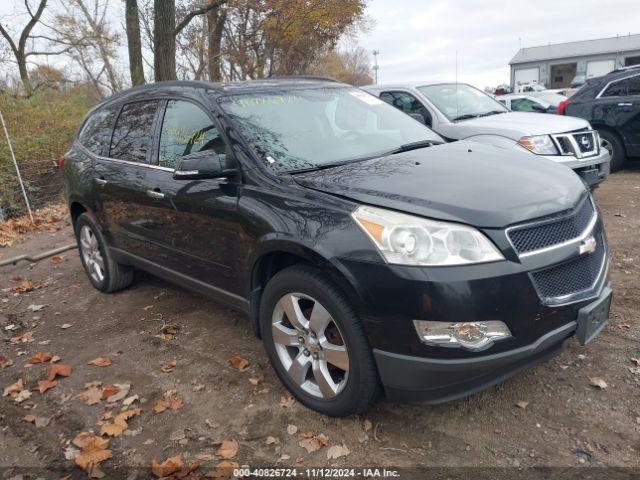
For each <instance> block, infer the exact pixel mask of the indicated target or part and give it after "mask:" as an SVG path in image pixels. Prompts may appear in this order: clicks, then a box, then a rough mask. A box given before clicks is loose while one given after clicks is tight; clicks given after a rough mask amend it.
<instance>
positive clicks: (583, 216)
mask: <svg viewBox="0 0 640 480" xmlns="http://www.w3.org/2000/svg"><path fill="white" fill-rule="evenodd" d="M594 215H595V209H594V206H593V203H592V202H591V199H590V198H589V197H586V198H585V199H584V200H583V201H582V203H581V204H580V205H579V206H578V208H577V209H576V210H574V211H573V212H572V213H571V214H570V215H569V216H564V217H562V218H556V219H550V220H547V221H544V220H541V222H540V223H536V224H535V225H532V226H524V227H514V228H511V229H509V231H508V235H509V239H510V240H511V243H512V244H513V246H514V248H515V249H516V251H517V252H518V254H520V255H522V254H525V253H529V252H533V251H535V250H540V249H543V248H547V247H551V246H553V245H557V244H560V243H564V242H567V241H569V240H572V239H574V238H578V237H580V236H581V235H582V234H583V233H584V231H585V229H586V228H587V227H588V226H589V222H590V221H591V219H592V218H593V216H594Z"/></svg>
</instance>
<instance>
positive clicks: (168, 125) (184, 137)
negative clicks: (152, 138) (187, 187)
mask: <svg viewBox="0 0 640 480" xmlns="http://www.w3.org/2000/svg"><path fill="white" fill-rule="evenodd" d="M206 150H213V151H214V152H215V153H217V154H218V155H220V156H224V154H225V151H226V147H225V143H224V141H223V139H222V137H221V136H220V132H219V131H218V129H217V127H216V126H215V124H214V123H213V121H212V120H211V119H210V118H209V115H207V114H206V113H205V112H204V111H203V110H202V109H201V108H200V107H198V106H197V105H194V104H193V103H191V102H185V101H182V100H169V102H168V103H167V108H166V110H165V114H164V120H163V122H162V132H161V134H160V150H159V152H158V153H159V155H158V165H160V166H161V167H167V168H175V167H176V163H177V162H178V159H179V158H180V157H183V156H185V155H189V154H190V153H195V152H202V151H206Z"/></svg>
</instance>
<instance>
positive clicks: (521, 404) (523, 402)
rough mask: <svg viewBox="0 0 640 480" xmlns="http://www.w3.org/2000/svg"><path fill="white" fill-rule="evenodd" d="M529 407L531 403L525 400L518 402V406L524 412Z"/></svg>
mask: <svg viewBox="0 0 640 480" xmlns="http://www.w3.org/2000/svg"><path fill="white" fill-rule="evenodd" d="M528 405H529V402H527V401H525V400H520V401H519V402H516V406H518V407H520V408H521V409H523V410H525V409H526V408H527V406H528Z"/></svg>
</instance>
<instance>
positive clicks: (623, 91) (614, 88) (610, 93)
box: [601, 77, 640, 97]
mask: <svg viewBox="0 0 640 480" xmlns="http://www.w3.org/2000/svg"><path fill="white" fill-rule="evenodd" d="M638 78H640V77H632V78H625V79H624V80H618V81H617V82H614V83H612V84H611V85H609V86H608V87H607V89H606V90H605V91H604V93H603V94H602V95H601V96H602V97H626V96H627V95H633V94H632V93H630V91H629V90H630V89H631V90H633V89H634V84H635V85H636V87H635V89H636V90H637V89H638V87H637V82H638Z"/></svg>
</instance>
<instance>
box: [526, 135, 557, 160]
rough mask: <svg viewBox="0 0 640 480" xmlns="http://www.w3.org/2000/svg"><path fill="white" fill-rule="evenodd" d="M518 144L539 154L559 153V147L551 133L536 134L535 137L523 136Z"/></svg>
mask: <svg viewBox="0 0 640 480" xmlns="http://www.w3.org/2000/svg"><path fill="white" fill-rule="evenodd" d="M518 144H519V145H521V146H523V147H524V148H526V149H527V150H529V151H531V152H533V153H537V154H538V155H558V153H559V152H558V149H557V148H556V146H555V145H554V143H553V140H551V137H550V136H549V135H536V136H535V137H522V138H521V139H520V140H518Z"/></svg>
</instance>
